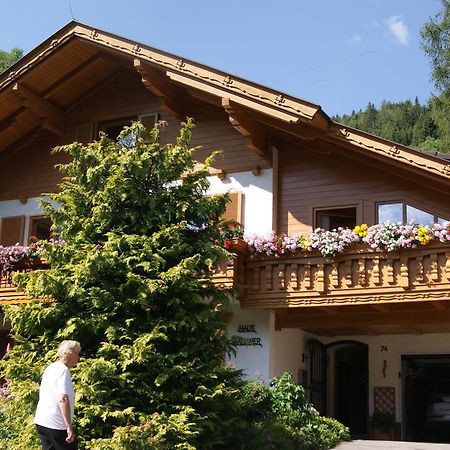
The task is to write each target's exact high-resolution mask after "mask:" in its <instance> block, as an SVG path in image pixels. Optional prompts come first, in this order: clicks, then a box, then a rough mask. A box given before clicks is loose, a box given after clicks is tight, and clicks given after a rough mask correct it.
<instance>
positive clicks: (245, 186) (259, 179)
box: [208, 169, 273, 233]
mask: <svg viewBox="0 0 450 450" xmlns="http://www.w3.org/2000/svg"><path fill="white" fill-rule="evenodd" d="M272 176H273V171H272V169H266V170H261V173H260V175H258V176H255V175H253V174H252V173H251V172H238V173H230V174H227V176H226V177H225V179H224V180H220V179H219V178H218V177H216V176H212V177H208V181H209V183H210V189H209V192H208V194H223V193H225V192H229V191H238V192H242V193H243V195H244V199H243V222H244V226H245V230H246V231H248V232H250V233H267V232H270V231H272V209H273V208H272V202H273V194H272V192H273V180H272Z"/></svg>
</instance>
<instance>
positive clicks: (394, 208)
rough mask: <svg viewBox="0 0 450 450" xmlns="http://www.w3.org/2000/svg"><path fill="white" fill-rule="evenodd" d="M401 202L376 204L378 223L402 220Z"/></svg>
mask: <svg viewBox="0 0 450 450" xmlns="http://www.w3.org/2000/svg"><path fill="white" fill-rule="evenodd" d="M403 214H404V213H403V203H386V204H382V205H378V206H377V217H378V223H383V222H392V223H397V222H404V220H403Z"/></svg>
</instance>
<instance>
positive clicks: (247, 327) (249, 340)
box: [232, 324, 262, 347]
mask: <svg viewBox="0 0 450 450" xmlns="http://www.w3.org/2000/svg"><path fill="white" fill-rule="evenodd" d="M236 331H237V333H239V335H234V336H233V338H232V339H233V342H234V344H235V345H237V346H243V347H262V343H261V338H260V337H256V336H246V335H247V334H249V333H251V334H253V333H254V334H258V332H257V331H256V326H255V324H243V325H238V326H237V330H236Z"/></svg>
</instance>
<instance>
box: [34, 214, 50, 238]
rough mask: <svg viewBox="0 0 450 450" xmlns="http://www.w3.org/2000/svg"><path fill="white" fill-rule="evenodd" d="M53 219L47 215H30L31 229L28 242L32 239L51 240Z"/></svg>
mask: <svg viewBox="0 0 450 450" xmlns="http://www.w3.org/2000/svg"><path fill="white" fill-rule="evenodd" d="M51 227H52V221H51V220H50V219H49V218H48V217H45V216H34V217H30V231H29V233H28V243H30V242H32V241H36V240H38V241H42V240H47V241H48V240H49V239H50V238H51V237H52V232H51Z"/></svg>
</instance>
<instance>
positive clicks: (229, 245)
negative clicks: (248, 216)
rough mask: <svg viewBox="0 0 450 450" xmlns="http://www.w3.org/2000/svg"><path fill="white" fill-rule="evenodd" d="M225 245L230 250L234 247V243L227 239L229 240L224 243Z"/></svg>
mask: <svg viewBox="0 0 450 450" xmlns="http://www.w3.org/2000/svg"><path fill="white" fill-rule="evenodd" d="M223 245H224V247H225V248H229V247H231V246H232V245H233V242H232V241H230V240H229V239H227V240H225V241H223Z"/></svg>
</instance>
